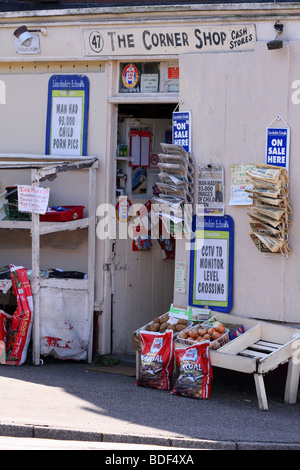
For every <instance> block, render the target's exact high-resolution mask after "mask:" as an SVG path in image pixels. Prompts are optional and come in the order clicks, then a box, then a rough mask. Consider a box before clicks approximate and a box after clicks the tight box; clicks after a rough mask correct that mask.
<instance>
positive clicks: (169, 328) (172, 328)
mask: <svg viewBox="0 0 300 470" xmlns="http://www.w3.org/2000/svg"><path fill="white" fill-rule="evenodd" d="M167 330H173V331H174V333H175V325H171V324H170V323H168V326H167Z"/></svg>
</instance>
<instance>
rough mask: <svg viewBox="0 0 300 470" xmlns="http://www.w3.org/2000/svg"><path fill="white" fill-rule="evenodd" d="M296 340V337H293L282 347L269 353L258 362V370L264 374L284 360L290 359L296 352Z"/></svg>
mask: <svg viewBox="0 0 300 470" xmlns="http://www.w3.org/2000/svg"><path fill="white" fill-rule="evenodd" d="M294 342H295V339H294V338H293V339H292V340H291V341H289V342H288V343H286V344H285V345H283V346H282V347H281V348H280V349H278V350H277V351H274V352H273V353H271V354H268V356H266V357H265V358H263V359H262V360H261V361H260V362H259V364H258V372H259V373H262V374H264V373H266V372H269V371H270V370H272V369H275V368H276V367H278V366H279V364H283V363H284V362H286V361H288V360H289V358H290V357H291V356H292V355H293V353H294V352H295V349H294V348H293V344H294Z"/></svg>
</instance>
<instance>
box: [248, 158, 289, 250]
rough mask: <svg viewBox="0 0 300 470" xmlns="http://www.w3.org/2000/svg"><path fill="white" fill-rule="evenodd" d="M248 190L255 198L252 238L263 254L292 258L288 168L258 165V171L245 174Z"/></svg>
mask: <svg viewBox="0 0 300 470" xmlns="http://www.w3.org/2000/svg"><path fill="white" fill-rule="evenodd" d="M246 175H247V183H249V184H251V185H252V189H246V191H247V192H248V193H251V196H249V197H250V198H251V199H253V202H254V204H253V207H252V208H251V209H249V212H248V215H249V216H250V218H251V220H250V221H249V224H250V227H251V231H250V232H249V235H250V238H251V239H252V241H253V242H254V244H255V246H256V247H257V249H258V250H259V251H261V252H263V253H277V254H282V255H286V256H287V255H289V254H290V253H291V250H290V247H289V226H290V224H291V220H290V219H289V216H290V214H292V209H291V206H290V200H289V187H288V183H289V178H288V173H287V170H286V169H285V168H282V167H278V166H273V165H267V164H261V163H256V164H255V168H253V169H251V170H249V171H247V172H246Z"/></svg>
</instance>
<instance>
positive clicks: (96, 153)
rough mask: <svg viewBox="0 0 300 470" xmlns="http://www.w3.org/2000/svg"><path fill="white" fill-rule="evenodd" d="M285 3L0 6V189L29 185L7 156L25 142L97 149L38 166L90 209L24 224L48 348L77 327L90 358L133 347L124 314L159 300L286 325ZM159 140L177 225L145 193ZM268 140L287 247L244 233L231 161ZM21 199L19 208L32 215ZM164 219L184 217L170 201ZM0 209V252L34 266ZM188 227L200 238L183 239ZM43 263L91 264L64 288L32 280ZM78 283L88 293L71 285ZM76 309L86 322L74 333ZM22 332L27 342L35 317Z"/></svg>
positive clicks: (240, 190) (158, 179) (292, 68)
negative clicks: (59, 167) (282, 184)
mask: <svg viewBox="0 0 300 470" xmlns="http://www.w3.org/2000/svg"><path fill="white" fill-rule="evenodd" d="M276 21H278V22H279V24H280V25H283V28H282V33H280V40H281V39H282V43H280V44H279V48H278V49H273V48H272V44H271V49H270V48H269V47H268V46H267V43H268V42H270V41H271V40H273V38H274V32H275V28H274V26H275V25H276V24H277V25H278V23H276ZM299 21H300V10H299V11H298V10H297V8H295V7H294V8H293V17H292V18H291V15H290V10H289V7H288V5H285V6H284V7H283V6H282V5H280V6H278V5H276V6H274V8H272V9H270V8H269V7H268V6H266V5H264V4H261V5H256V7H255V8H252V7H251V9H250V6H249V5H248V4H236V5H230V6H229V5H227V6H223V7H222V8H219V7H214V6H207V5H202V6H200V5H199V6H195V5H194V6H193V7H192V6H186V7H184V8H183V7H178V6H177V8H176V9H172V7H171V6H163V7H162V6H161V7H158V6H152V7H149V8H148V10H147V12H146V13H145V12H144V10H143V9H142V8H140V7H135V8H133V9H131V10H130V11H129V10H128V9H126V8H125V7H118V8H113V7H112V8H109V9H108V8H106V9H101V8H99V9H93V13H92V14H91V12H90V11H89V9H78V10H74V11H73V12H72V11H71V10H68V11H66V10H59V11H55V10H53V11H52V12H49V11H44V12H43V11H41V12H39V15H38V16H37V15H31V14H30V13H27V15H26V16H22V15H20V14H18V15H17V14H16V15H14V14H12V13H10V14H7V15H6V14H3V16H2V17H1V19H0V42H1V44H2V46H1V63H0V80H1V81H0V84H1V87H0V92H1V96H0V113H1V128H0V135H1V160H2V162H7V160H9V159H12V154H14V162H15V163H16V162H17V164H16V166H15V167H14V168H12V167H9V168H8V167H6V168H5V169H4V167H3V166H2V167H1V173H0V193H3V192H5V188H6V187H9V186H15V185H22V186H26V185H29V186H30V185H32V181H33V180H32V173H31V169H30V168H28V167H30V165H31V164H30V165H27V166H26V165H24V164H22V165H20V164H19V163H18V162H20V161H21V162H23V160H22V158H23V157H25V156H26V158H27V159H28V160H29V161H31V162H32V161H36V160H37V161H39V162H42V163H45V162H46V164H47V165H49V163H50V164H52V163H54V162H57V161H59V162H67V163H68V164H69V165H70V164H72V162H73V163H74V161H75V162H76V163H78V162H80V165H82V162H84V161H85V158H86V161H88V160H89V161H90V160H92V161H93V162H94V159H95V160H96V162H97V164H96V165H94V163H93V165H94V171H95V173H93V172H90V171H89V169H88V168H83V169H82V168H79V167H77V168H74V167H73V168H72V169H73V170H74V171H72V172H71V173H70V172H69V171H60V174H59V177H57V178H52V179H51V178H48V179H46V180H40V183H39V184H40V185H41V186H43V187H47V188H50V197H49V206H51V207H57V206H64V205H66V206H84V213H83V219H85V218H86V219H89V220H88V222H87V227H86V226H84V224H83V223H82V226H80V223H77V225H76V227H74V226H70V227H69V228H68V229H67V230H58V233H52V232H51V234H50V233H48V232H49V230H50V229H46V228H43V227H45V226H44V225H43V224H42V223H39V225H38V227H39V229H38V230H42V232H39V236H38V237H37V238H36V239H37V240H38V254H37V251H36V252H35V253H36V254H35V256H38V257H39V265H38V268H39V269H40V271H41V272H37V271H35V273H34V275H35V276H36V281H37V282H36V284H34V283H33V285H36V289H37V292H34V296H35V295H37V297H36V299H38V306H39V307H38V308H39V310H38V311H39V312H40V325H39V328H41V331H44V333H43V338H45V337H47V338H50V339H49V342H48V346H49V348H48V349H47V351H48V352H49V354H50V355H54V356H58V357H60V356H61V354H62V350H64V353H65V352H66V349H68V350H69V349H72V347H71V346H70V345H72V344H73V341H75V339H74V337H75V336H74V330H76V332H78V337H77V336H76V344H79V345H80V346H79V347H80V348H81V349H83V350H84V351H89V353H88V354H87V356H85V357H84V359H87V360H88V361H90V360H91V355H92V352H91V351H92V349H93V350H94V351H95V350H97V351H98V352H99V353H101V354H108V353H115V354H116V353H122V354H124V353H125V354H130V353H132V352H133V351H134V349H133V347H132V332H134V331H136V330H137V329H138V328H140V327H141V326H142V325H145V324H147V323H148V322H150V321H152V320H153V318H156V317H159V316H161V315H163V314H164V313H165V312H168V311H169V309H170V306H171V304H173V305H178V306H181V307H188V306H193V307H195V308H197V309H198V310H201V309H205V308H211V309H212V310H217V311H219V312H223V313H224V314H226V313H228V314H232V315H238V316H244V317H247V318H248V317H249V318H252V319H253V318H255V319H260V320H273V321H275V322H280V323H287V324H293V325H296V326H297V325H299V315H298V310H297V305H298V300H299V299H298V297H299V272H298V268H297V266H298V263H297V259H298V256H297V250H298V246H297V234H298V222H297V201H298V200H299V198H298V197H297V191H298V189H297V187H298V185H297V184H296V181H297V178H298V172H299V170H298V169H297V164H296V155H297V148H298V139H299V137H298V133H297V132H296V130H297V123H298V113H299V109H298V106H299V103H298V101H299V100H298V94H297V93H298V89H299V80H300V78H299V76H298V75H299V74H298V68H297V63H298V61H297V58H298V55H299V50H300V49H299V44H300V42H299V41H300V37H299V33H298V28H297V24H298V22H299ZM22 25H26V28H27V30H28V32H29V34H31V36H32V37H33V40H32V41H31V43H30V45H27V46H26V45H24V44H23V45H22V44H20V42H19V43H18V39H17V38H16V36H14V32H15V31H16V30H17V29H18V27H20V26H22ZM275 46H276V44H275ZM275 46H274V47H275ZM281 46H282V47H281ZM276 47H277V46H276ZM78 105H79V107H78ZM270 128H271V129H272V131H274V130H275V131H277V130H278V129H281V130H282V129H285V130H286V131H287V130H288V141H286V142H287V143H288V145H287V143H286V145H285V146H284V150H283V149H282V145H281V137H280V138H279V137H277V136H275V137H274V136H273V138H272V137H271V138H270V141H269V144H270V145H268V146H267V145H266V143H267V137H266V136H267V130H268V129H270ZM285 135H286V134H285ZM170 144H176V145H179V146H180V147H183V148H185V149H186V150H187V152H188V154H189V156H190V161H189V162H188V166H187V168H188V170H189V171H190V173H191V180H190V181H187V191H186V192H184V193H180V194H179V196H180V198H181V199H180V200H181V201H183V202H184V205H183V206H186V207H183V206H181V207H182V209H183V212H182V214H184V208H186V210H187V213H188V215H189V216H188V217H187V219H188V223H187V224H186V226H185V227H184V228H185V229H184V230H181V231H179V232H177V233H176V234H174V233H173V232H171V234H170V231H169V230H168V229H167V228H166V227H167V226H168V224H167V222H169V221H170V214H166V212H167V211H165V209H164V210H161V211H160V217H157V218H155V217H154V215H155V211H154V204H157V203H159V201H160V200H161V199H163V198H162V197H161V195H162V194H163V195H164V196H165V195H166V194H167V195H168V194H170V193H168V192H165V191H166V190H165V188H166V186H165V184H167V183H168V182H166V181H163V176H164V177H166V174H165V173H164V172H163V170H164V169H166V168H167V167H166V166H165V167H164V166H163V165H165V164H166V161H167V156H166V157H165V159H163V158H162V157H161V156H160V155H161V154H162V153H164V145H167V146H168V145H170ZM271 144H272V145H271ZM267 147H268V148H269V147H272V149H273V150H272V152H273V153H272V156H273V159H272V163H273V164H278V163H280V165H281V166H283V168H285V169H286V170H287V174H288V176H289V182H288V185H287V191H288V198H289V203H290V205H289V208H292V213H291V211H290V212H289V217H288V221H287V220H286V224H285V225H288V233H287V234H284V236H287V238H286V244H288V247H289V249H288V250H279V251H276V252H275V251H274V252H273V251H271V250H266V249H264V246H265V245H261V244H260V245H255V244H254V243H253V241H252V239H251V237H250V236H249V232H250V231H251V225H250V223H249V222H251V220H252V221H253V220H254V219H253V218H252V219H251V216H250V215H249V213H250V214H251V211H252V210H253V199H251V198H250V197H249V194H250V193H247V191H246V189H249V187H248V186H249V185H248V182H247V181H246V179H247V175H246V171H247V172H248V171H249V170H251V169H253V167H255V168H256V166H255V164H256V163H260V164H265V163H270V161H268V162H267V161H266V155H267ZM166 148H167V149H168V148H169V147H165V149H166ZM274 149H275V150H274ZM284 152H285V153H284ZM30 156H32V158H30ZM33 156H35V157H33ZM283 157H286V158H283ZM287 157H289V158H287ZM287 161H288V162H289V165H288V167H287V166H286V162H287ZM160 164H162V165H160ZM33 166H35V165H33ZM41 166H42V165H41ZM85 170H86V171H85ZM92 173H93V174H94V176H91V174H92ZM161 173H164V175H161ZM167 173H168V172H167ZM171 173H172V172H171ZM70 174H71V177H70ZM168 177H170V173H168ZM172 177H173V181H172V184H173V185H174V184H175V183H176V181H175V180H176V178H175V179H174V174H173V176H172V175H171V179H172ZM172 184H171V186H170V185H169V189H170V187H171V188H172ZM91 185H92V190H90V187H91ZM218 191H219V192H221V193H222V196H221V195H219V193H218ZM217 194H218V197H217ZM177 195H178V194H177ZM250 195H252V196H253V194H252V193H251V194H250ZM281 202H282V201H281ZM164 207H165V206H164ZM89 208H92V209H91V211H92V213H91V212H89ZM169 208H170V205H169ZM173 209H174V208H173V207H172V210H173ZM32 214H33V215H32V221H31V222H29V223H33V219H34V220H36V213H35V212H32ZM196 215H197V216H198V217H196V218H195V216H196ZM252 215H253V214H252ZM94 216H95V218H94ZM171 218H172V217H171ZM174 220H175V219H174V218H173V219H172V222H173V223H174ZM176 220H177V219H176ZM178 220H179V224H180V223H181V222H182V221H184V222H183V225H184V223H185V221H186V220H185V218H184V216H183V215H182V216H179V219H178ZM178 220H177V222H178ZM201 221H202V222H201ZM204 221H205V222H204ZM11 222H12V221H11ZM256 222H257V220H256ZM260 222H262V221H261V219H260ZM62 223H63V222H62ZM197 224H198V225H197ZM8 225H9V224H8V223H7V219H5V218H4V216H3V218H2V219H1V221H0V229H1V235H0V236H1V239H0V240H1V246H0V250H1V265H2V266H6V265H10V264H13V265H17V266H19V265H22V266H25V267H26V268H27V269H29V270H31V265H32V259H33V258H32V241H33V238H34V234H33V233H32V227H31V225H30V226H28V227H27V226H25V225H24V226H22V227H21V226H19V227H18V228H17V227H16V226H15V224H14V226H12V225H10V226H8ZM175 225H176V221H175ZM91 226H92V227H94V228H95V230H91ZM65 227H66V226H65ZM56 228H57V226H56ZM193 228H196V238H197V241H196V246H197V247H198V248H199V250H200V251H199V250H198V251H197V249H196V250H193V249H191V247H193V246H194V245H193V243H194V232H193V231H192V229H193ZM275 229H276V227H275ZM43 230H44V231H43ZM47 230H48V232H47ZM92 232H93V233H94V240H93V235H92V234H91V233H92ZM281 236H282V234H281ZM203 240H206V241H203ZM90 244H91V246H92V251H89V250H90ZM203 247H204V249H203V250H202V251H201V248H203ZM199 253H200V254H199ZM201 253H202V254H201ZM201 259H202V261H201ZM36 269H37V267H36ZM49 270H51V272H53V270H56V271H60V272H63V273H64V272H66V273H69V272H73V273H74V272H80V273H84V274H89V275H88V276H86V277H87V279H84V280H80V282H81V284H78V285H77V286H76V282H77V281H79V280H78V279H74V278H73V280H72V285H71V289H69V290H68V295H67V294H66V290H67V283H68V279H66V277H64V279H63V280H62V276H63V274H60V277H58V278H56V279H55V280H52V281H51V282H50V281H49V280H48V281H47V280H46V279H45V280H43V281H42V282H39V279H38V278H40V277H41V276H42V275H43V273H44V272H47V271H49ZM92 273H93V274H92ZM66 276H67V274H66ZM83 281H87V283H86V284H87V285H85V284H83ZM63 283H65V285H62V284H63ZM91 284H92V287H91ZM68 285H70V284H68ZM85 288H86V289H87V291H88V292H89V294H88V295H89V297H88V299H89V300H87V303H85V302H81V300H82V296H81V293H82V291H84V290H85ZM45 289H48V290H49V292H48V291H46V290H45ZM50 291H51V292H50ZM58 291H60V292H59V293H58ZM48 294H49V295H48ZM69 294H70V295H69ZM3 295H4V294H3ZM5 295H7V294H5ZM91 296H92V297H93V301H92V302H91ZM49 298H51V301H50V300H49ZM57 298H59V301H58V300H57ZM76 299H78V300H76ZM80 299H81V300H80ZM6 302H7V298H5V299H3V302H2V305H3V307H5V306H6ZM56 302H58V303H56ZM66 306H68V307H66ZM63 310H66V311H67V312H68V313H67V317H66V318H65V319H64V321H63V322H62V323H63V324H64V325H67V327H66V326H65V327H61V328H62V329H63V328H65V330H64V331H63V330H62V329H61V330H58V331H57V329H56V330H55V329H54V330H53V331H52V330H51V331H50V324H49V323H48V321H47V318H48V316H49V318H50V317H52V318H53V317H54V318H55V316H56V315H58V316H59V311H63ZM83 310H88V312H89V313H88V315H87V316H83V317H82V316H81V315H82V311H83ZM72 312H73V313H72ZM72 315H74V318H72ZM75 318H76V322H75V320H74V319H75ZM73 320H74V321H73ZM82 322H86V323H87V330H88V332H89V333H88V334H87V337H86V336H85V337H84V338H83V337H82V336H81V326H82V324H83V323H82ZM54 323H55V322H54ZM74 323H76V327H75V326H74ZM57 324H59V323H57ZM47 328H48V330H47ZM51 328H52V325H51ZM53 328H54V327H53ZM72 330H73V333H70V332H71V331H72ZM38 331H39V330H38ZM60 333H63V335H61V336H59V334H60ZM76 334H77V333H76ZM35 335H36V336H35V338H36V342H38V337H39V333H38V332H37V329H36V331H35ZM64 335H65V336H64ZM51 338H52V339H53V338H60V340H59V341H58V342H57V341H56V342H55V341H54V340H53V341H52V340H51ZM87 343H88V345H87ZM70 355H71V356H70V357H71V358H72V352H70ZM65 357H68V356H65ZM37 361H38V359H37Z"/></svg>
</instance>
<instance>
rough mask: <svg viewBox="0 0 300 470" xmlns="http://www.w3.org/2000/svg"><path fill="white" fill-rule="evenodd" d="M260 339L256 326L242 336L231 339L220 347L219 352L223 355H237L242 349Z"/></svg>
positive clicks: (259, 331)
mask: <svg viewBox="0 0 300 470" xmlns="http://www.w3.org/2000/svg"><path fill="white" fill-rule="evenodd" d="M260 337H261V327H260V324H258V325H255V326H254V327H253V328H251V329H250V330H248V331H246V332H245V333H243V334H242V335H240V336H238V337H237V338H235V339H233V340H232V341H230V342H229V343H227V344H225V345H224V346H222V348H221V349H220V352H222V353H224V354H238V353H239V352H241V351H243V350H244V349H246V348H248V347H249V346H251V345H252V344H254V343H256V342H257V341H259V339H260Z"/></svg>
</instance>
